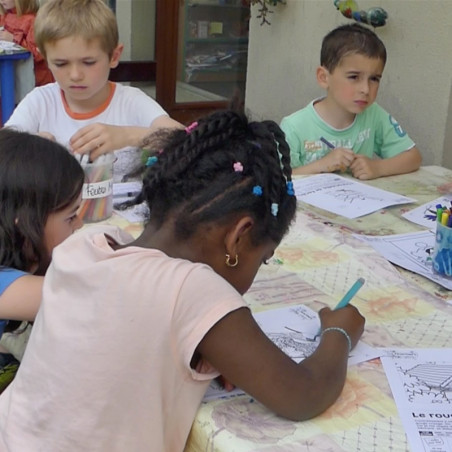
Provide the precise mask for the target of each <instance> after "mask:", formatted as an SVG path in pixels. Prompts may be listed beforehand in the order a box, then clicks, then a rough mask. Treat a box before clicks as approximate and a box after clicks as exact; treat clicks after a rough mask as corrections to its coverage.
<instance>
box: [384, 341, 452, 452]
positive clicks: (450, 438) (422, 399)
mask: <svg viewBox="0 0 452 452" xmlns="http://www.w3.org/2000/svg"><path fill="white" fill-rule="evenodd" d="M381 361H382V363H383V367H384V370H385V372H386V376H387V378H388V380H389V384H390V386H391V391H392V394H393V396H394V399H395V401H396V404H397V408H398V411H399V415H400V418H401V419H402V423H403V426H404V428H405V431H406V434H407V437H408V441H409V443H410V445H411V449H412V450H413V451H416V452H421V451H422V452H450V451H452V349H450V348H449V349H447V348H442V349H396V350H385V351H384V354H383V356H382V357H381Z"/></svg>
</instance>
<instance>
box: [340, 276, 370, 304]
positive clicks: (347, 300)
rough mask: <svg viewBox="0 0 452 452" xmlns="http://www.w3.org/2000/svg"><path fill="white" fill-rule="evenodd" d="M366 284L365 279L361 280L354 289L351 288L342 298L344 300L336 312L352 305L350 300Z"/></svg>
mask: <svg viewBox="0 0 452 452" xmlns="http://www.w3.org/2000/svg"><path fill="white" fill-rule="evenodd" d="M364 282H365V279H364V278H359V279H358V280H357V281H356V282H355V284H353V286H352V287H350V289H349V291H348V292H347V293H346V294H345V295H344V296H343V297H342V300H341V301H340V302H339V303H338V304H337V305H336V307H335V308H334V311H335V310H336V309H341V308H345V306H347V305H348V304H349V303H350V300H351V299H352V298H353V297H354V296H355V295H356V293H357V292H358V290H359V289H361V287H362V286H363V284H364Z"/></svg>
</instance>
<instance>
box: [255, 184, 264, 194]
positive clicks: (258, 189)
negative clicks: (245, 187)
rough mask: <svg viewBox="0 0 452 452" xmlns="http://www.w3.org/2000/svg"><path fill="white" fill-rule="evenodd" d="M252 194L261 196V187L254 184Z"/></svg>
mask: <svg viewBox="0 0 452 452" xmlns="http://www.w3.org/2000/svg"><path fill="white" fill-rule="evenodd" d="M253 195H256V196H262V187H261V186H260V185H255V186H254V187H253Z"/></svg>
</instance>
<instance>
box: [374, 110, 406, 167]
mask: <svg viewBox="0 0 452 452" xmlns="http://www.w3.org/2000/svg"><path fill="white" fill-rule="evenodd" d="M375 107H378V108H375V110H374V112H375V118H374V119H375V121H376V123H377V124H378V126H377V127H376V131H377V133H376V135H375V153H376V154H377V155H378V156H379V157H381V158H385V159H386V158H390V157H395V156H396V155H398V154H400V153H401V152H404V151H407V150H409V149H411V148H412V147H413V146H414V141H413V140H412V139H411V138H410V137H409V136H408V134H407V133H406V131H405V130H404V129H403V128H402V126H401V125H400V124H399V122H398V121H397V120H396V119H395V118H394V117H393V116H392V115H390V114H389V113H388V112H386V111H385V110H384V109H383V108H381V107H380V106H379V105H375Z"/></svg>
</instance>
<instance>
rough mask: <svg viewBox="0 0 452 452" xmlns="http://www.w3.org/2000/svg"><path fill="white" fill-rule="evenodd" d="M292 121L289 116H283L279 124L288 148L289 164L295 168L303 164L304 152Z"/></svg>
mask: <svg viewBox="0 0 452 452" xmlns="http://www.w3.org/2000/svg"><path fill="white" fill-rule="evenodd" d="M292 122H293V121H292V120H291V119H290V117H285V118H283V119H282V121H281V125H280V126H281V129H282V131H283V132H284V135H285V137H286V141H287V144H288V145H289V148H290V166H291V167H292V168H297V167H298V166H302V165H304V153H303V151H302V148H301V145H300V139H299V137H298V134H297V133H296V132H295V128H294V127H293V124H292Z"/></svg>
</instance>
